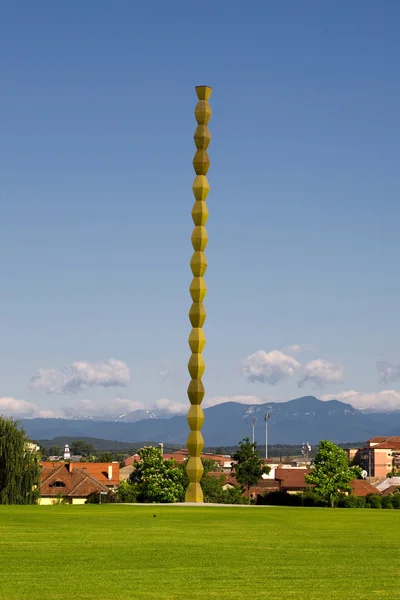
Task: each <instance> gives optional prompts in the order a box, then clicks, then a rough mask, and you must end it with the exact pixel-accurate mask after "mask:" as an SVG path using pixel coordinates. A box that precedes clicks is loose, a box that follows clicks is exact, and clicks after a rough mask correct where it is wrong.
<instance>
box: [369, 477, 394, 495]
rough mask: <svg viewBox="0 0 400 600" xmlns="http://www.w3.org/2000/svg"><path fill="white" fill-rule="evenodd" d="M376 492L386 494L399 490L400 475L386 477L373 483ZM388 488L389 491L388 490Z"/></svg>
mask: <svg viewBox="0 0 400 600" xmlns="http://www.w3.org/2000/svg"><path fill="white" fill-rule="evenodd" d="M374 487H375V490H376V491H377V493H379V494H382V495H383V496H387V495H388V494H394V493H395V492H396V491H397V490H400V477H386V478H385V479H382V480H381V481H378V482H377V483H375V484H374ZM388 490H390V491H388Z"/></svg>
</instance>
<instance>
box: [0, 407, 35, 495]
mask: <svg viewBox="0 0 400 600" xmlns="http://www.w3.org/2000/svg"><path fill="white" fill-rule="evenodd" d="M39 496H40V465H39V457H38V455H37V453H36V452H32V451H31V450H30V449H29V440H28V438H27V437H26V434H25V432H24V431H23V430H22V429H20V428H19V427H18V425H17V423H16V421H14V420H13V419H8V418H5V417H1V416H0V504H36V502H37V500H38V498H39Z"/></svg>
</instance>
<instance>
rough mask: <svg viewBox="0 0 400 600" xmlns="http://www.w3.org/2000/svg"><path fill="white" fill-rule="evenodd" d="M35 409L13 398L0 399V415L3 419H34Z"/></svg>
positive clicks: (29, 404) (33, 406) (27, 403)
mask: <svg viewBox="0 0 400 600" xmlns="http://www.w3.org/2000/svg"><path fill="white" fill-rule="evenodd" d="M36 414H37V408H36V406H35V405H34V404H31V403H30V402H26V401H25V400H16V399H15V398H6V397H3V398H0V415H3V416H5V417H16V418H19V417H28V418H29V417H34V416H35V415H36Z"/></svg>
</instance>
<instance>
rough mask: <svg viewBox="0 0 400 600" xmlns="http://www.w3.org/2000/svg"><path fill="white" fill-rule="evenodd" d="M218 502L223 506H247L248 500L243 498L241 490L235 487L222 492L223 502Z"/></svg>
mask: <svg viewBox="0 0 400 600" xmlns="http://www.w3.org/2000/svg"><path fill="white" fill-rule="evenodd" d="M218 502H221V503H222V504H247V503H248V500H247V498H246V497H245V496H243V494H242V490H241V489H240V488H238V487H233V488H227V489H226V490H222V493H221V500H219V501H218Z"/></svg>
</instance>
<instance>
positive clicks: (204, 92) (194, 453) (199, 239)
mask: <svg viewBox="0 0 400 600" xmlns="http://www.w3.org/2000/svg"><path fill="white" fill-rule="evenodd" d="M211 91H212V89H211V88H210V87H208V86H206V85H201V86H197V87H196V94H197V98H198V102H197V104H196V108H195V111H194V114H195V117H196V121H197V123H198V125H197V128H196V131H195V133H194V143H195V144H196V148H197V151H196V154H195V155H194V159H193V166H194V170H195V173H196V177H195V179H194V182H193V187H192V189H193V194H194V197H195V203H194V205H193V209H192V218H193V223H194V229H193V233H192V245H193V250H194V252H193V256H192V259H191V261H190V266H191V269H192V273H193V279H192V283H191V285H190V295H191V297H192V300H193V303H192V306H191V309H190V311H189V319H190V322H191V324H192V328H193V329H192V331H191V332H190V335H189V346H190V349H191V351H192V355H191V357H190V359H189V363H188V370H189V373H190V376H191V378H192V380H191V382H190V383H189V388H188V397H189V400H190V404H191V406H190V408H189V412H188V416H187V420H188V423H189V427H190V433H189V437H188V439H187V448H188V450H189V456H190V458H189V460H188V463H187V467H186V471H187V474H188V478H189V486H188V488H187V490H186V502H203V491H202V489H201V485H200V479H201V476H202V474H203V465H202V462H201V453H202V451H203V448H204V440H203V436H202V435H201V431H200V430H201V427H202V425H203V422H204V413H203V409H202V408H201V403H202V401H203V398H204V386H203V382H202V380H201V378H202V376H203V373H204V370H205V368H206V367H205V364H204V359H203V356H202V352H203V349H204V346H205V343H206V338H205V335H204V332H203V325H204V321H205V320H206V311H205V308H204V306H203V300H204V298H205V295H206V292H207V287H206V284H205V281H204V279H203V275H204V273H205V272H206V269H207V259H206V255H205V254H204V250H205V248H206V246H207V242H208V236H207V231H206V228H205V224H206V222H207V219H208V208H207V204H206V198H207V196H208V192H209V191H210V186H209V183H208V181H207V177H206V175H207V171H208V169H209V166H210V159H209V158H208V154H207V148H208V146H209V143H210V140H211V135H210V132H209V130H208V127H207V125H208V122H209V120H210V118H211V114H212V113H211V108H210V105H209V103H208V99H209V97H210V96H211Z"/></svg>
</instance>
